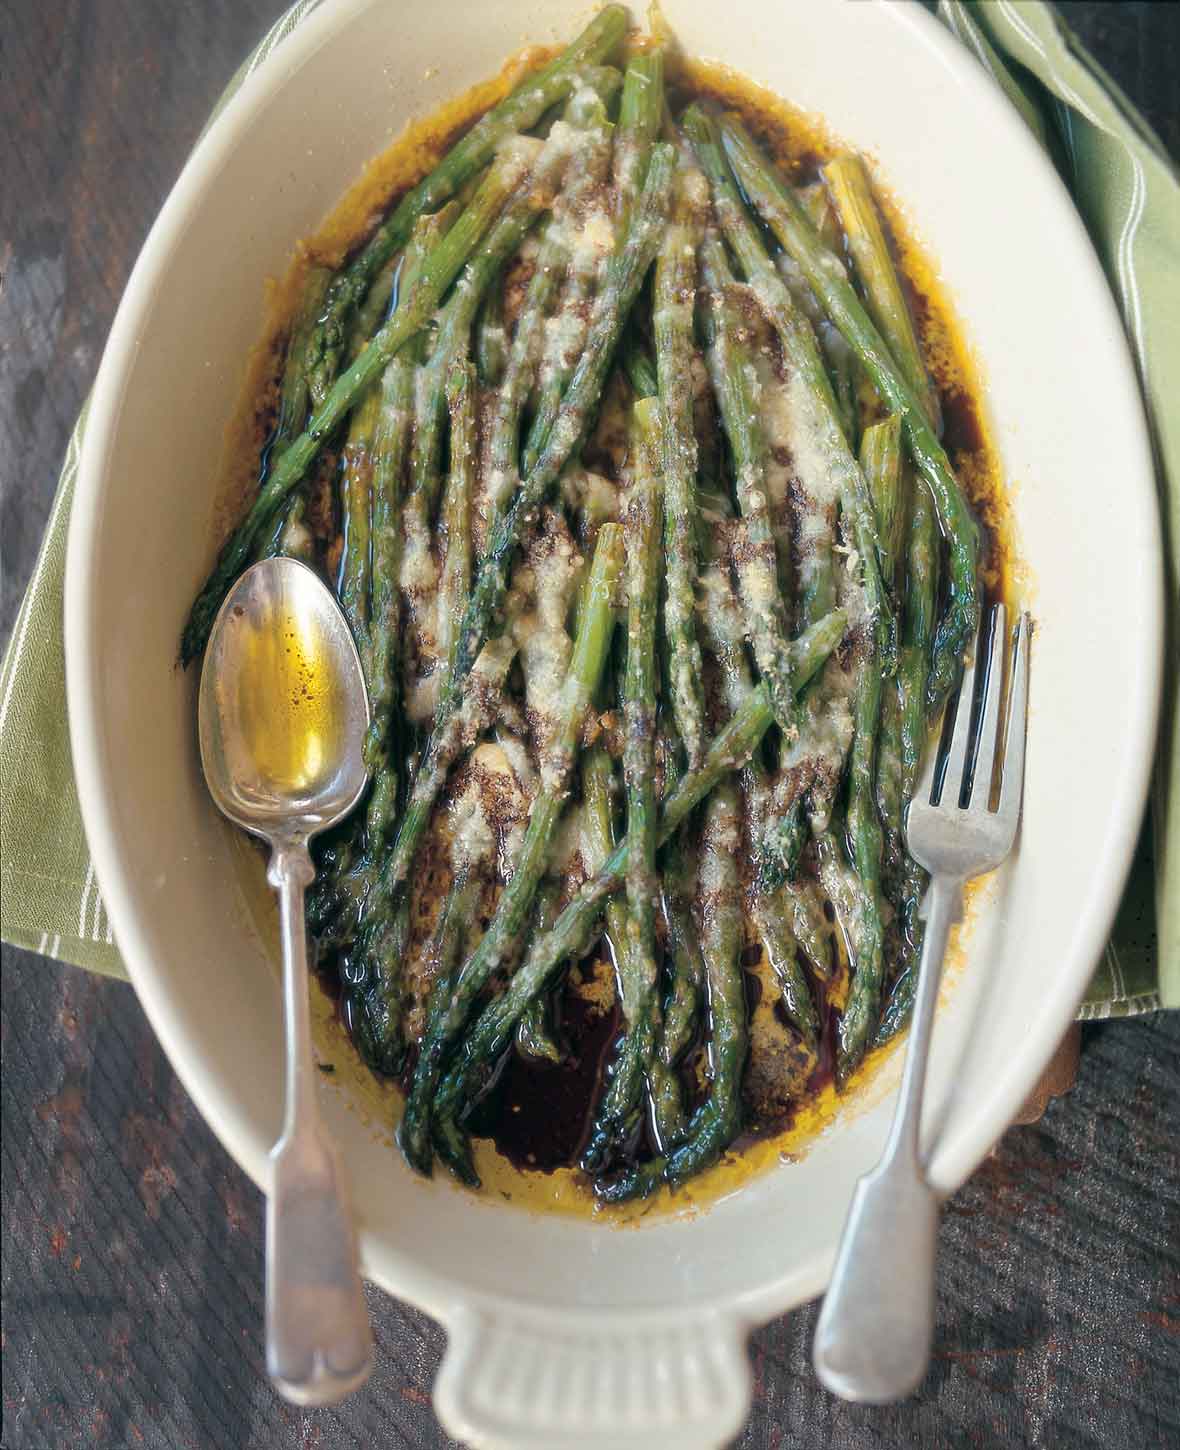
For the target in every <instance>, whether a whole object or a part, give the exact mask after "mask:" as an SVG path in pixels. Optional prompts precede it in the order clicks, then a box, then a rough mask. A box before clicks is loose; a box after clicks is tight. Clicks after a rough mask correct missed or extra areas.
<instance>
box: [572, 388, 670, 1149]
mask: <svg viewBox="0 0 1180 1450" xmlns="http://www.w3.org/2000/svg"><path fill="white" fill-rule="evenodd" d="M633 416H634V424H633V445H632V454H633V460H634V481H633V483H632V486H631V491H630V495H629V498H628V507H627V511H626V518H625V528H626V535H627V590H628V602H627V669H626V676H625V679H624V684H623V714H624V723H625V730H626V734H625V737H624V744H623V779H624V782H625V785H626V790H627V841H628V854H627V871H626V887H627V921H626V932H625V936H624V939H623V940H622V941H621V942H620V943H619V946H620V949H621V950H620V958H619V962H618V971H619V985H620V988H621V991H620V998H621V1001H622V1007H623V1019H624V1022H625V1024H626V1031H625V1033H624V1036H623V1039H622V1042H621V1043H620V1045H619V1049H618V1052H617V1054H616V1056H615V1060H614V1063H613V1065H612V1068H611V1076H610V1082H609V1084H608V1086H607V1089H606V1091H605V1093H604V1094H603V1097H602V1101H601V1103H600V1104H599V1108H598V1112H597V1113H596V1115H595V1122H594V1127H593V1128H592V1130H591V1133H590V1139H589V1142H588V1144H587V1147H586V1151H585V1153H584V1154H583V1157H582V1165H583V1167H585V1168H586V1169H587V1171H593V1170H594V1169H595V1168H597V1167H598V1166H599V1165H600V1164H601V1163H602V1162H603V1161H604V1159H605V1157H606V1156H607V1155H608V1154H609V1153H610V1152H611V1151H612V1150H613V1148H614V1147H616V1146H617V1144H618V1143H619V1141H620V1140H621V1138H622V1136H623V1135H624V1134H625V1133H626V1131H627V1129H628V1127H629V1126H630V1124H631V1122H632V1120H633V1118H634V1116H635V1114H636V1110H637V1108H638V1105H639V1103H640V1100H641V1098H642V1095H643V1090H644V1085H645V1082H646V1080H647V1078H648V1075H649V1074H650V1072H651V1067H652V1061H653V1059H654V1057H655V1050H656V1042H657V1040H658V1037H659V1032H660V998H659V991H658V979H657V974H656V955H655V901H656V891H657V885H656V803H655V783H654V766H655V755H654V740H655V714H656V683H655V677H656V655H655V636H656V617H657V614H658V612H659V595H660V584H659V564H660V539H661V533H662V530H661V525H662V516H663V497H662V492H661V489H660V486H659V479H658V476H657V473H656V460H655V456H654V455H655V449H656V446H657V439H656V422H657V420H656V405H655V404H654V402H653V401H652V400H651V399H645V400H643V401H642V402H639V403H636V405H635V409H634V415H633Z"/></svg>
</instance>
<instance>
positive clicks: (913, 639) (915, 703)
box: [897, 488, 938, 803]
mask: <svg viewBox="0 0 1180 1450" xmlns="http://www.w3.org/2000/svg"><path fill="white" fill-rule="evenodd" d="M908 564H909V568H908V572H907V574H906V590H905V609H904V613H903V617H902V648H901V659H900V662H899V667H898V671H897V676H898V691H899V693H900V696H901V781H902V799H903V800H904V801H905V802H906V803H908V802H909V801H910V800H911V799H912V797H913V794H914V788H915V786H916V785H917V783H918V772H919V771H920V769H921V765H922V753H923V751H924V749H925V747H926V735H927V730H926V714H925V708H924V707H925V705H926V702H927V701H928V699H929V694H930V690H929V681H928V677H927V671H928V669H929V668H931V666H930V664H929V661H930V647H931V636H932V634H933V633H934V608H935V593H936V589H937V581H938V534H937V525H936V523H935V519H934V510H933V509H932V507H931V502H930V496H929V494H928V493H927V492H926V490H925V489H922V488H914V489H912V490H911V503H910V526H909V552H908Z"/></svg>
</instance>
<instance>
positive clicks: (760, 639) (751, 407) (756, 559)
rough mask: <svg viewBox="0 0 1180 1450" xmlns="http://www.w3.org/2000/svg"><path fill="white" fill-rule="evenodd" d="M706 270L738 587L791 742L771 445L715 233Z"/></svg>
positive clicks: (791, 693) (708, 243) (706, 248)
mask: <svg viewBox="0 0 1180 1450" xmlns="http://www.w3.org/2000/svg"><path fill="white" fill-rule="evenodd" d="M701 269H702V272H703V274H704V279H705V284H706V286H707V287H708V311H707V314H706V316H707V323H706V327H707V333H706V337H707V341H708V351H707V353H706V360H707V362H708V367H709V374H710V376H711V377H712V380H713V388H714V391H715V392H716V394H717V402H718V406H719V408H720V411H721V419H722V422H723V423H724V425H725V432H726V435H727V437H728V438H729V444H730V448H731V449H732V451H733V463H734V474H735V479H734V483H735V489H736V492H737V500H738V506H739V508H740V509H741V513H742V518H743V520H744V521H745V525H746V541H747V546H746V547H745V548H744V549H743V550H742V553H741V557H740V558H738V559H735V565H736V569H737V576H738V587H739V589H740V591H741V595H742V603H743V605H744V607H745V615H746V627H747V629H748V631H749V634H750V642H751V644H752V645H753V649H754V659H755V660H756V662H757V664H758V669H759V670H760V671H761V674H762V678H763V680H764V681H765V682H766V690H767V695H768V696H769V698H770V702H771V705H772V707H773V709H774V715H775V719H776V720H777V721H778V724H779V726H780V727H781V729H782V730H783V732H784V734H785V735H786V736H787V737H788V738H789V739H793V738H794V737H795V735H797V734H798V725H797V723H796V714H795V690H794V683H793V681H792V680H791V677H790V675H789V673H788V671H787V664H788V660H789V652H788V649H787V614H786V608H785V606H784V604H783V598H782V593H781V592H780V590H779V583H778V556H777V553H776V550H775V542H774V534H773V532H772V530H771V527H770V515H769V511H768V506H767V493H766V440H765V438H764V437H763V434H762V428H761V425H760V423H759V421H758V408H757V403H756V397H757V392H756V389H757V379H756V377H755V375H754V369H753V363H752V362H751V360H750V356H749V351H748V349H747V347H746V345H745V343H744V342H743V340H742V339H743V337H744V336H745V329H744V328H743V326H742V323H741V320H740V318H739V317H738V316H737V314H736V312H735V310H734V308H733V306H732V304H731V302H730V300H729V296H728V289H729V287H730V285H731V284H732V281H733V275H732V273H731V272H730V270H729V263H728V262H727V261H726V259H725V252H724V250H723V248H722V246H721V241H720V239H719V238H718V237H717V236H716V234H713V235H709V236H706V237H705V239H704V242H703V243H702V245H701Z"/></svg>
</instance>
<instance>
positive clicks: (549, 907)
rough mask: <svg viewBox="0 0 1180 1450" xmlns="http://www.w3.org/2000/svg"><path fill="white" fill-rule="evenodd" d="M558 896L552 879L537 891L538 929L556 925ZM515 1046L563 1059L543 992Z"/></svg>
mask: <svg viewBox="0 0 1180 1450" xmlns="http://www.w3.org/2000/svg"><path fill="white" fill-rule="evenodd" d="M557 896H558V888H557V886H556V884H554V883H552V882H550V883H548V884H547V885H545V886H542V887H541V889H540V891H539V892H538V893H537V909H536V912H535V913H534V916H533V930H534V931H535V932H544V931H548V930H549V928H550V927H551V926H552V925H553V917H554V910H553V908H554V905H555V903H556V901H557ZM516 1046H517V1048H518V1050H519V1051H520V1052H522V1053H523V1054H524V1056H525V1057H532V1058H536V1059H537V1060H538V1061H541V1062H560V1061H561V1059H562V1056H563V1054H562V1051H561V1047H560V1045H559V1044H558V1041H557V1034H556V1031H555V1030H554V1026H553V1014H552V1011H551V1010H550V1003H549V1000H548V998H546V997H545V995H544V994H543V993H541V994H538V995H537V996H536V997H534V998H533V1000H532V1001H531V1002H530V1003H529V1005H528V1006H527V1007H526V1008H525V1010H524V1013H523V1015H522V1016H521V1019H520V1021H519V1022H518V1023H517V1024H516ZM447 1136H448V1137H449V1136H450V1135H449V1134H448V1135H447Z"/></svg>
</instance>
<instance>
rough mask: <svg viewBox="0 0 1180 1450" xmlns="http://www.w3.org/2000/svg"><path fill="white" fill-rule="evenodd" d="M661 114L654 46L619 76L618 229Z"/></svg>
mask: <svg viewBox="0 0 1180 1450" xmlns="http://www.w3.org/2000/svg"><path fill="white" fill-rule="evenodd" d="M663 115H664V52H663V49H662V48H661V47H659V46H656V47H654V48H653V49H652V50H648V51H644V52H643V53H642V54H641V55H633V56H632V57H631V59H630V60H629V61H628V62H627V69H626V71H625V72H624V74H623V99H622V102H621V104H620V106H619V134H618V139H617V142H616V144H615V165H614V183H615V211H616V214H617V216H618V218H619V221H620V224H621V225H622V226H626V224H627V221H628V218H629V217H630V214H631V208H632V207H633V206H634V205H635V199H636V197H637V196H638V195H639V191H640V188H641V187H642V186H643V179H644V177H645V176H646V175H647V167H648V162H649V161H650V159H651V148H652V146H653V144H654V142H655V140H656V137H657V136H658V135H659V134H660V123H661V121H662V120H663Z"/></svg>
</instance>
